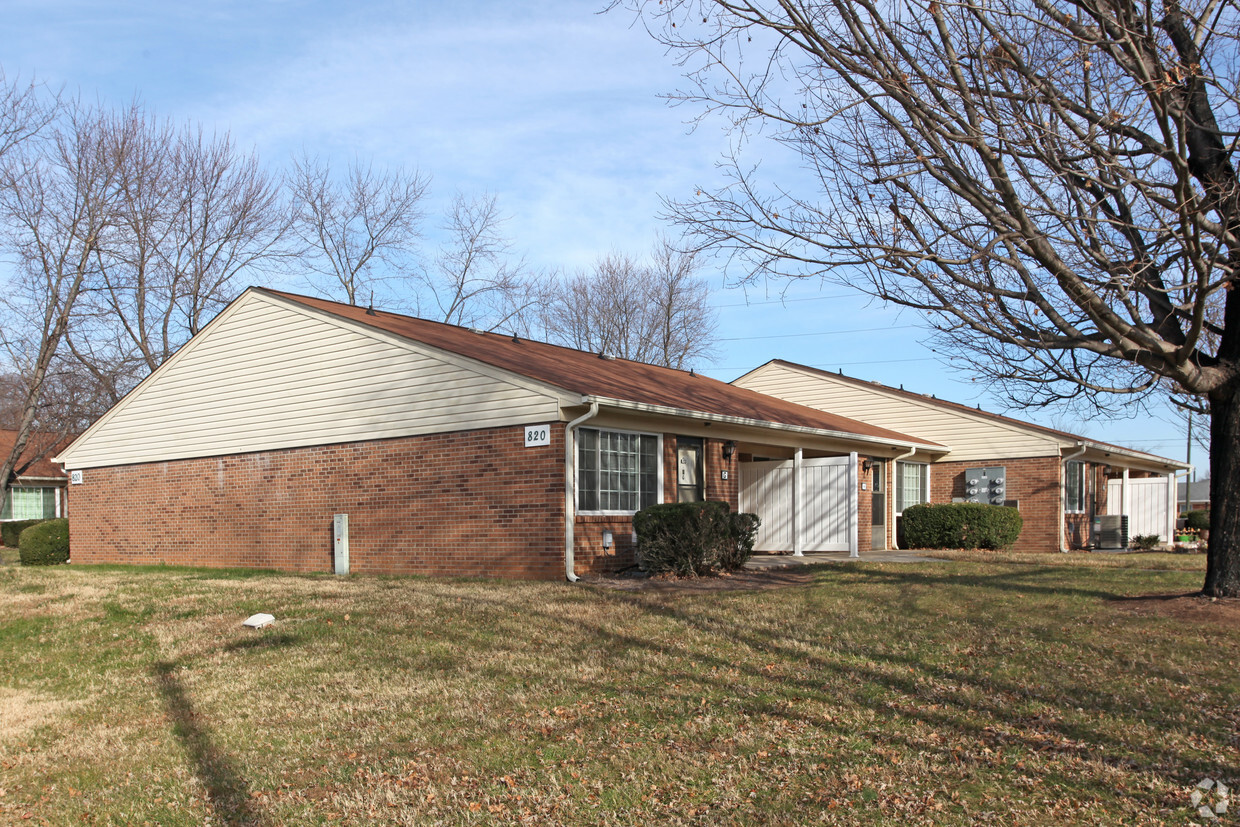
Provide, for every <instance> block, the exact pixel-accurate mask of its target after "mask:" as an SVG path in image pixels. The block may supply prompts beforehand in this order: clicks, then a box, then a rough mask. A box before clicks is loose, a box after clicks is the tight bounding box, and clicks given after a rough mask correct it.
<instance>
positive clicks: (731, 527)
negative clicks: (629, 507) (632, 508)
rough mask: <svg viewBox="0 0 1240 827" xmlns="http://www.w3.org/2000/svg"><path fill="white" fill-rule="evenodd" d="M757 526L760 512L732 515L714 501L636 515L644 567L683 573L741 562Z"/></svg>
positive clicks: (658, 507) (663, 507) (665, 506)
mask: <svg viewBox="0 0 1240 827" xmlns="http://www.w3.org/2000/svg"><path fill="white" fill-rule="evenodd" d="M759 525H760V521H759V520H758V516H757V515H756V514H733V513H731V510H730V509H729V508H728V504H727V503H725V502H718V501H714V500H710V501H707V502H697V503H664V504H661V505H652V506H650V507H649V508H644V509H642V510H641V511H639V512H637V513H636V514H634V515H633V530H634V531H636V532H637V555H638V560H639V561H640V562H641V566H642V568H644V569H646V570H647V571H649V572H651V573H652V574H675V575H679V576H681V577H696V576H698V575H701V574H708V573H709V572H710V571H712V570H713V569H716V568H718V569H724V570H726V571H734V570H736V569H739V568H741V567H743V566H744V565H745V563H746V562H747V561H748V560H749V557H750V556H751V555H752V554H753V543H754V537H755V536H756V535H757V532H758V526H759Z"/></svg>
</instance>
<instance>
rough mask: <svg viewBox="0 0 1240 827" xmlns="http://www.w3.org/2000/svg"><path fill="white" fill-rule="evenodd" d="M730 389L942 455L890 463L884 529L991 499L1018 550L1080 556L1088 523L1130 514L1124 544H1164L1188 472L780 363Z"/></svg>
mask: <svg viewBox="0 0 1240 827" xmlns="http://www.w3.org/2000/svg"><path fill="white" fill-rule="evenodd" d="M733 384H735V385H737V386H739V387H744V388H748V389H750V390H755V391H759V392H761V393H765V394H767V395H770V396H775V397H778V398H780V399H786V400H788V401H790V402H795V403H798V404H801V405H807V406H809V407H812V408H818V409H820V410H829V411H832V412H833V413H836V414H840V415H843V416H847V417H850V418H853V419H858V420H861V421H863V422H866V423H868V424H872V425H877V426H880V427H884V428H892V429H894V430H898V431H900V432H903V433H912V434H917V435H918V436H920V437H921V438H922V439H923V440H925V441H930V442H934V443H938V444H940V445H943V446H947V448H948V450H946V451H929V452H921V451H919V452H916V453H913V454H909V455H908V456H903V457H900V458H899V459H898V460H897V461H896V463H895V468H894V471H893V473H894V477H892V480H893V482H894V485H892V486H891V488H892V490H893V491H894V494H895V496H894V497H893V498H892V501H891V502H890V503H888V505H889V507H890V514H889V520H888V524H889V525H892V526H895V525H896V524H897V523H898V520H899V515H900V513H901V512H902V511H903V510H904V508H905V507H906V506H908V505H911V504H913V503H919V502H936V503H946V502H952V501H968V500H974V501H979V500H980V501H981V502H987V501H990V499H991V497H992V496H993V497H994V498H995V499H997V500H1000V501H1002V502H1006V503H1014V504H1016V505H1017V507H1018V508H1019V509H1020V511H1021V516H1022V517H1023V518H1024V528H1023V529H1022V531H1021V535H1020V539H1019V540H1018V541H1017V543H1016V546H1015V547H1014V550H1016V551H1025V552H1046V551H1057V550H1061V549H1080V548H1088V547H1089V546H1090V544H1091V542H1092V540H1093V537H1092V536H1091V528H1092V525H1093V521H1094V517H1096V516H1099V515H1106V514H1111V515H1125V514H1126V515H1128V516H1129V524H1130V528H1129V534H1130V535H1132V536H1135V535H1136V534H1157V535H1159V536H1160V537H1161V539H1162V540H1163V541H1164V542H1165V541H1169V540H1170V539H1171V533H1172V529H1173V527H1174V520H1175V515H1176V504H1175V503H1176V500H1175V490H1176V489H1175V475H1176V473H1177V472H1181V471H1184V470H1186V469H1187V468H1188V467H1189V466H1188V465H1186V464H1185V463H1183V462H1180V461H1178V460H1173V459H1167V458H1165V457H1159V456H1154V455H1152V454H1147V453H1144V452H1141V451H1133V450H1131V449H1128V448H1123V447H1121V446H1118V445H1111V444H1108V443H1105V442H1099V441H1097V440H1093V439H1089V438H1087V437H1083V436H1078V435H1076V434H1070V433H1067V432H1064V431H1058V430H1055V429H1052V428H1045V427H1042V426H1040V425H1034V424H1032V423H1029V422H1022V421H1021V420H1019V419H1014V418H1012V417H1007V416H1000V415H998V414H992V413H988V412H986V411H982V410H979V409H975V408H971V407H969V406H967V405H960V404H957V403H954V402H948V401H946V400H942V399H935V398H934V397H931V396H924V395H922V394H917V393H911V392H909V391H905V390H904V389H903V388H899V389H897V388H891V387H887V386H885V385H880V384H878V383H876V382H867V381H865V380H862V379H855V378H853V377H849V376H843V375H841V374H838V373H828V372H826V371H822V370H818V369H817V368H812V367H808V366H806V365H798V364H794V363H791V362H785V361H781V360H774V361H771V362H768V363H766V364H765V365H762V366H761V367H759V368H757V369H755V370H753V371H751V372H749V373H747V374H745V375H744V376H742V377H740V378H739V379H737V380H735V381H734V382H733ZM979 472H981V473H979ZM987 472H988V473H987ZM996 479H998V480H1001V483H998V484H995V480H996ZM865 482H866V480H864V479H863V480H862V484H865ZM871 482H872V483H873V484H879V485H881V480H871ZM975 482H976V484H974V483H975ZM896 540H897V537H895V536H888V537H886V538H885V540H883V542H885V543H888V544H890V543H893V542H896ZM879 542H880V538H879V537H878V536H877V534H875V539H874V544H875V546H876V547H878V544H879Z"/></svg>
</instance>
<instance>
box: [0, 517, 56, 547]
mask: <svg viewBox="0 0 1240 827" xmlns="http://www.w3.org/2000/svg"><path fill="white" fill-rule="evenodd" d="M42 522H45V521H44V520H10V521H8V522H6V523H0V542H3V543H4V545H6V546H8V547H9V548H17V544H18V543H19V542H20V541H21V536H22V532H23V531H25V530H26V529H28V528H30V527H31V526H32V525H38V524H39V523H42Z"/></svg>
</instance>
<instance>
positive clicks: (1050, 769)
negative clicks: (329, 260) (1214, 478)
mask: <svg viewBox="0 0 1240 827" xmlns="http://www.w3.org/2000/svg"><path fill="white" fill-rule="evenodd" d="M1144 568H1145V567H1142V568H1122V567H1121V568H1083V567H1077V568H1073V567H1062V566H1057V567H1051V566H1030V565H1013V564H1007V563H1002V562H993V561H991V562H984V563H978V562H962V561H950V562H948V561H945V562H935V563H927V564H922V565H909V564H905V565H895V564H887V565H876V564H862V565H855V566H837V567H822V568H818V569H816V570H814V571H813V572H812V573H811V575H810V576H809V577H807V578H806V582H804V583H803V584H800V585H790V586H788V587H786V588H779V589H770V590H753V591H738V592H707V593H677V592H674V591H653V590H652V591H640V590H639V591H617V590H610V589H598V588H593V587H589V586H569V585H567V584H559V583H506V582H476V581H458V582H444V581H428V580H420V579H412V578H360V577H359V578H345V579H337V578H332V577H297V576H285V575H274V574H267V573H257V574H255V573H239V572H232V571H216V572H209V571H200V570H186V569H162V570H161V569H144V570H133V569H118V568H87V567H75V566H68V567H56V568H48V569H28V568H21V567H16V566H6V567H3V568H0V662H2V663H3V664H4V668H3V670H2V671H0V721H2V723H0V823H3V824H10V823H12V824H22V823H32V824H54V825H61V824H79V823H82V824H159V825H190V824H194V825H199V824H215V825H220V824H236V825H242V824H246V825H248V824H256V825H284V824H311V825H329V824H358V825H361V824H392V825H402V824H409V825H413V824H417V825H422V824H509V823H511V824H517V823H528V824H602V825H630V824H638V823H667V824H703V825H705V824H711V825H714V824H816V823H824V824H854V823H855V824H873V823H891V824H906V823H907V824H977V823H988V824H1017V823H1019V824H1099V825H1113V824H1120V823H1124V824H1160V823H1161V824H1187V823H1189V822H1190V821H1191V820H1193V818H1194V817H1195V816H1194V812H1193V810H1192V808H1191V807H1190V806H1189V793H1190V789H1189V788H1190V787H1191V786H1192V785H1194V784H1196V783H1197V782H1198V781H1199V780H1200V779H1202V778H1203V777H1210V778H1222V779H1224V780H1226V781H1227V783H1229V784H1232V783H1234V782H1240V737H1238V735H1237V733H1238V732H1240V711H1238V709H1237V705H1236V699H1237V697H1240V677H1238V674H1237V668H1236V665H1237V663H1240V633H1238V630H1237V625H1236V618H1237V614H1236V612H1235V608H1236V607H1235V606H1231V605H1230V604H1228V603H1227V602H1226V601H1223V602H1220V603H1217V604H1211V603H1208V602H1206V601H1201V600H1199V599H1196V598H1182V599H1181V600H1180V601H1178V603H1179V604H1184V605H1189V606H1190V607H1191V609H1192V614H1191V617H1189V616H1186V615H1185V614H1184V612H1182V611H1172V612H1168V611H1164V610H1163V606H1164V605H1170V604H1172V603H1177V601H1151V600H1144V599H1141V598H1142V597H1143V596H1148V595H1176V594H1181V595H1182V594H1185V593H1188V592H1191V591H1192V590H1194V589H1195V588H1198V587H1199V586H1200V579H1201V577H1200V574H1199V573H1197V572H1182V571H1148V570H1144ZM1185 601H1187V604H1185ZM259 611H265V612H270V613H271V614H274V615H275V616H276V618H277V622H276V623H275V624H274V625H273V626H270V627H268V628H266V629H264V630H261V631H257V632H256V631H252V630H249V629H245V628H242V626H241V621H242V620H243V619H244V618H246V617H247V616H249V615H250V614H253V613H255V612H259ZM1231 817H1232V816H1227V818H1231Z"/></svg>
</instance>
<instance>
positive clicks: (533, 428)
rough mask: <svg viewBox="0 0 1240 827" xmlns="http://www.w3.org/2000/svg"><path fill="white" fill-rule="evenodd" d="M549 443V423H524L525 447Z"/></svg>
mask: <svg viewBox="0 0 1240 827" xmlns="http://www.w3.org/2000/svg"><path fill="white" fill-rule="evenodd" d="M550 444H551V426H549V425H526V426H525V447H526V448H533V447H535V446H537V445H550Z"/></svg>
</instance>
